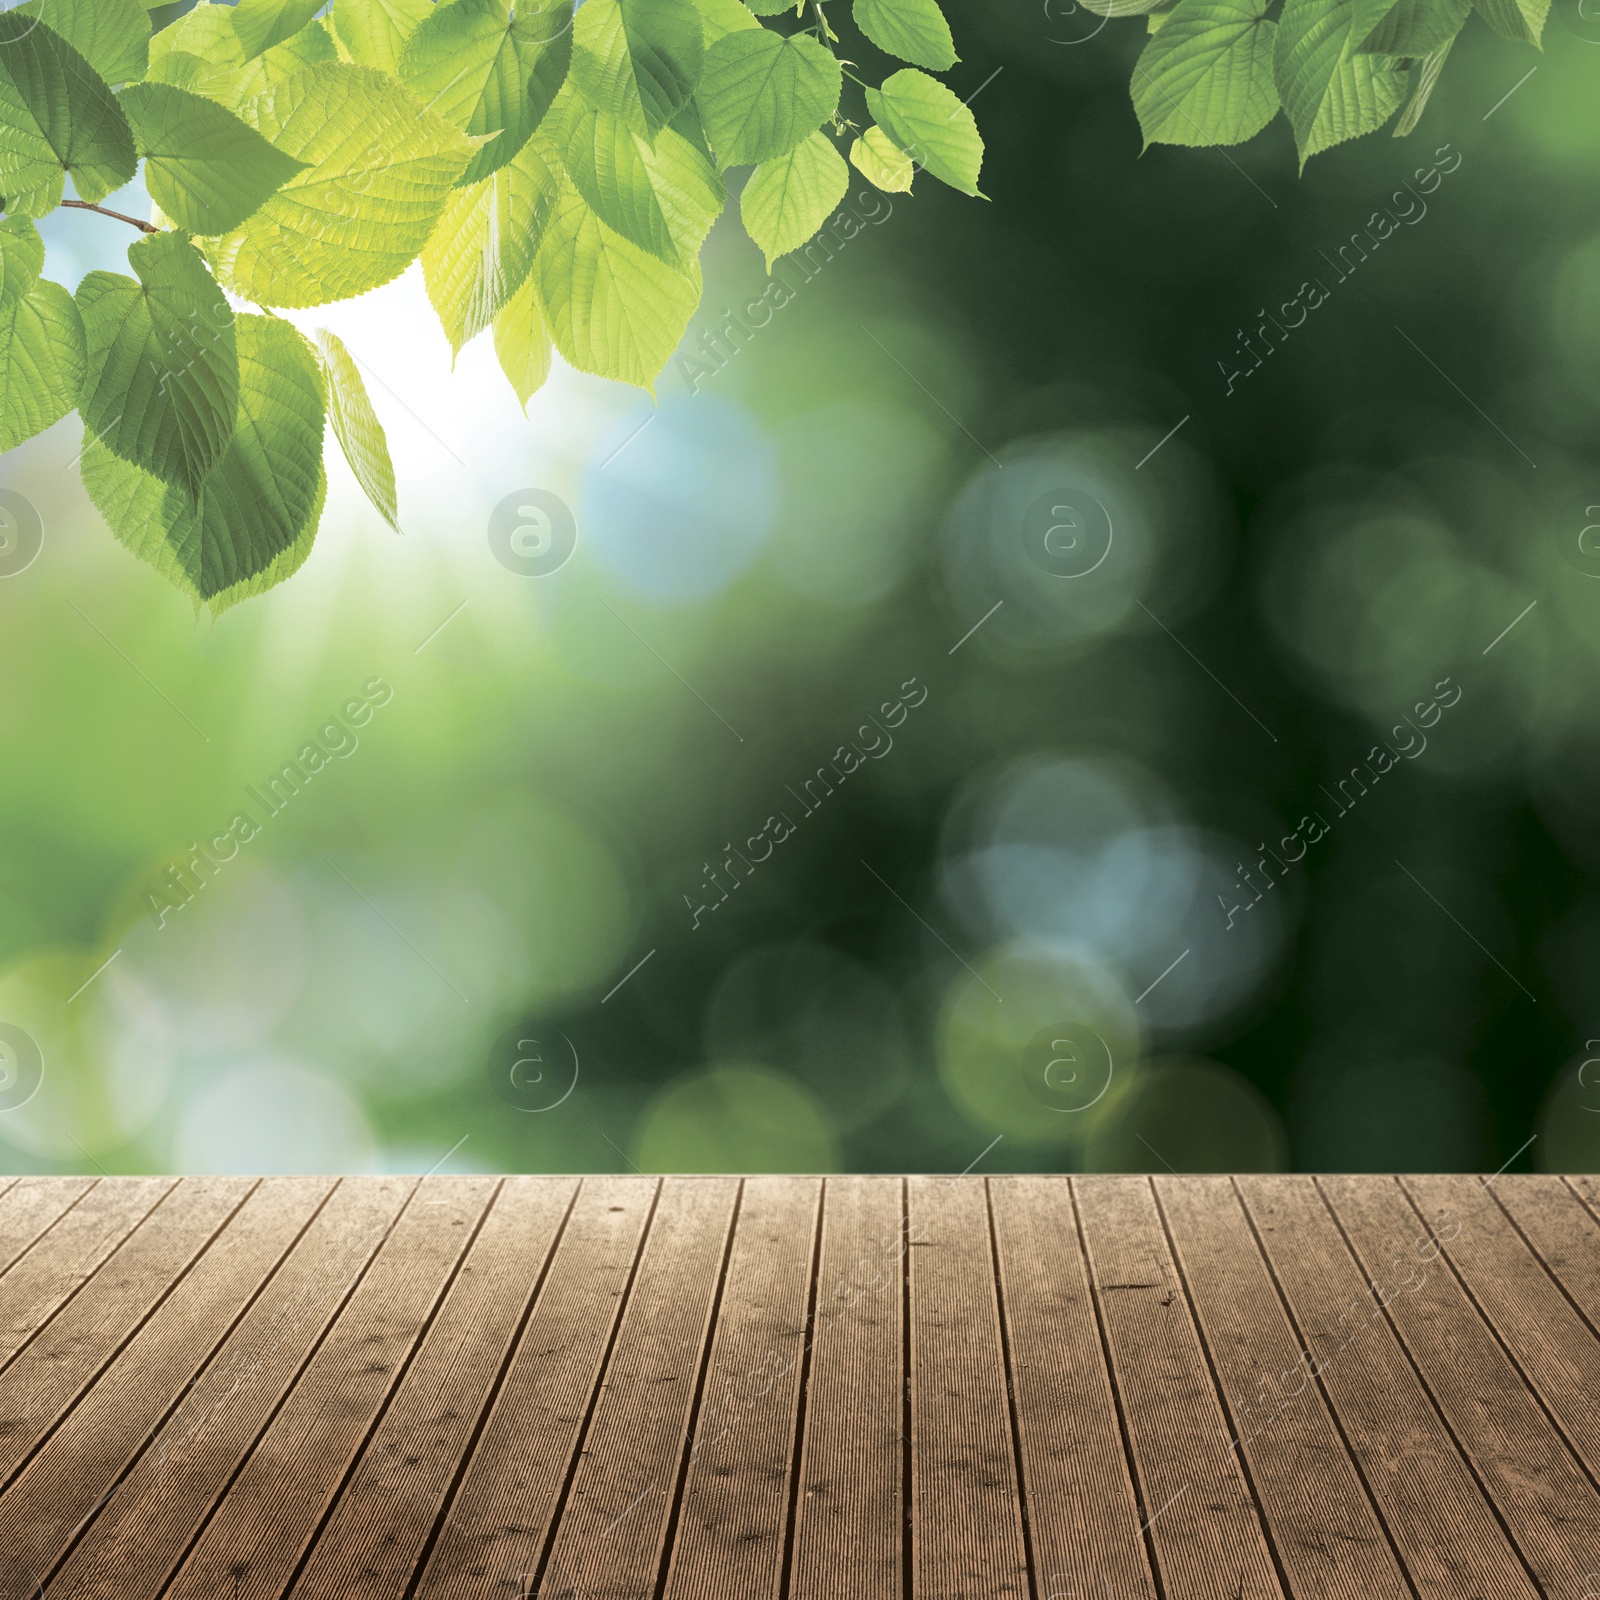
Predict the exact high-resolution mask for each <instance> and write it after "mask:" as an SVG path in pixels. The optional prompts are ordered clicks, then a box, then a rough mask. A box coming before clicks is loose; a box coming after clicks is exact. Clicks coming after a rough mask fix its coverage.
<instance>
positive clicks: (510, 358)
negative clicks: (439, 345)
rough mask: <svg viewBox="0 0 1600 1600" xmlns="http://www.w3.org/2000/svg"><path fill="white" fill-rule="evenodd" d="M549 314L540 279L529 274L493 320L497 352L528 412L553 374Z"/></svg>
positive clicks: (524, 410)
mask: <svg viewBox="0 0 1600 1600" xmlns="http://www.w3.org/2000/svg"><path fill="white" fill-rule="evenodd" d="M551 348H552V346H551V339H550V317H549V314H548V313H547V312H546V311H545V308H544V302H543V301H542V300H540V298H539V283H538V280H537V278H536V277H535V276H534V275H533V274H532V273H529V274H528V276H527V277H526V278H524V279H523V280H522V287H521V288H520V289H518V290H517V292H516V293H515V294H514V295H512V297H511V299H510V301H509V302H508V303H507V304H506V305H505V306H503V307H502V308H501V310H500V314H499V316H497V317H496V318H495V319H494V353H495V355H496V356H498V357H499V359H500V370H501V371H502V372H503V373H505V375H506V377H507V378H508V379H510V381H511V387H512V388H513V389H515V390H516V392H517V399H518V400H519V401H520V402H521V403H522V414H523V415H524V416H526V415H527V414H528V402H529V400H531V399H532V398H533V395H534V391H535V390H536V389H538V388H539V386H540V385H541V384H543V382H544V380H545V379H546V378H548V377H549V376H550V354H551Z"/></svg>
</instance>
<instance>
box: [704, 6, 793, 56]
mask: <svg viewBox="0 0 1600 1600" xmlns="http://www.w3.org/2000/svg"><path fill="white" fill-rule="evenodd" d="M783 9H784V10H793V9H794V8H793V7H792V6H791V5H788V4H787V3H786V4H785V6H784V8H783ZM699 10H700V27H701V29H702V31H703V32H704V34H705V44H706V49H708V50H709V49H710V48H711V46H712V45H714V44H715V43H716V42H717V40H718V39H720V38H721V37H722V36H723V35H724V34H725V33H739V32H742V31H743V30H744V29H746V28H759V27H760V26H761V24H760V23H759V22H757V21H756V19H755V15H754V13H753V12H752V11H751V10H750V7H749V6H747V5H744V4H742V0H699Z"/></svg>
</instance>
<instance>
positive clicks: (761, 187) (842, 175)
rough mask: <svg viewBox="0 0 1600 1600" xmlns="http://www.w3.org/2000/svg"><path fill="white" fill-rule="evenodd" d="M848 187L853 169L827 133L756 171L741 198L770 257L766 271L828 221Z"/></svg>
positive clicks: (749, 225)
mask: <svg viewBox="0 0 1600 1600" xmlns="http://www.w3.org/2000/svg"><path fill="white" fill-rule="evenodd" d="M849 187H850V169H849V168H848V167H847V166H846V165H845V164H844V158H843V157H842V156H841V155H840V154H839V152H838V151H837V150H835V149H834V148H833V142H832V141H831V140H830V139H829V138H828V136H827V134H825V133H820V132H819V133H813V134H810V135H808V136H807V137H806V138H804V139H802V140H801V141H800V143H799V144H797V145H796V146H795V147H794V149H793V150H791V151H789V152H788V153H787V154H786V155H781V156H774V157H773V159H772V160H771V161H763V162H762V163H761V165H760V166H759V167H757V168H756V170H755V171H754V172H753V173H752V174H751V175H750V181H749V182H748V183H747V184H746V185H745V186H744V193H743V194H742V195H741V196H740V197H739V214H740V216H741V217H743V219H744V226H745V232H746V233H748V234H749V235H750V237H751V238H752V239H754V240H755V242H756V243H757V244H758V245H760V247H761V253H762V254H763V255H764V256H765V257H766V258H767V271H768V272H771V271H772V263H773V262H774V261H776V260H777V259H778V257H779V256H784V255H788V253H789V252H790V251H791V250H798V249H799V248H800V246H801V245H803V244H804V243H805V242H806V240H807V239H809V238H810V237H811V236H812V234H814V233H815V232H816V231H817V229H818V228H820V227H821V226H822V224H823V223H824V222H826V221H827V220H828V214H829V213H830V212H831V211H832V210H833V208H834V207H835V206H836V205H838V203H839V202H840V201H841V200H842V199H844V194H845V190H846V189H848V188H849Z"/></svg>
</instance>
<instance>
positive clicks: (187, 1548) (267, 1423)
mask: <svg viewBox="0 0 1600 1600" xmlns="http://www.w3.org/2000/svg"><path fill="white" fill-rule="evenodd" d="M343 1183H344V1179H342V1178H341V1179H340V1180H339V1182H338V1183H336V1184H335V1185H334V1186H333V1188H332V1189H330V1190H329V1191H328V1194H327V1197H326V1199H324V1200H323V1202H322V1205H323V1206H326V1205H327V1204H328V1202H329V1201H331V1200H332V1199H333V1196H334V1194H335V1193H336V1192H337V1191H338V1190H339V1188H340V1187H341V1186H342V1185H343ZM421 1187H422V1179H421V1178H419V1179H417V1181H416V1182H415V1183H414V1184H413V1185H412V1186H411V1192H410V1194H408V1195H407V1196H406V1197H405V1201H404V1203H403V1204H402V1205H401V1207H400V1209H399V1210H398V1211H397V1212H396V1213H395V1215H394V1219H393V1221H391V1222H390V1224H389V1226H388V1227H386V1228H385V1229H384V1230H383V1232H382V1233H381V1234H380V1235H379V1236H378V1242H377V1243H376V1244H375V1245H373V1247H372V1249H371V1250H370V1251H368V1253H367V1258H366V1260H365V1261H363V1262H362V1263H361V1267H360V1270H359V1271H358V1272H357V1273H356V1274H355V1276H354V1277H353V1278H351V1280H350V1282H349V1283H348V1284H347V1285H346V1286H345V1290H344V1293H343V1294H342V1295H340V1297H339V1303H338V1304H337V1305H336V1306H335V1307H334V1308H333V1310H332V1311H331V1312H330V1313H329V1314H328V1320H327V1321H326V1322H325V1323H324V1324H323V1326H322V1331H321V1332H320V1333H318V1334H317V1336H316V1338H315V1339H313V1340H312V1342H311V1347H310V1348H309V1349H308V1350H307V1351H306V1353H305V1356H304V1357H303V1358H302V1359H301V1361H300V1364H299V1365H298V1366H297V1367H296V1368H295V1369H294V1373H293V1375H292V1376H291V1377H290V1379H289V1381H288V1382H287V1383H286V1384H285V1385H284V1386H283V1393H282V1394H280V1395H279V1396H278V1398H277V1399H276V1400H275V1401H273V1403H272V1405H271V1406H270V1407H269V1408H268V1411H267V1415H266V1418H265V1419H264V1420H263V1422H262V1424H261V1426H260V1427H259V1428H257V1429H256V1433H255V1437H254V1438H253V1439H251V1441H250V1443H249V1444H248V1445H246V1446H245V1448H244V1450H243V1452H242V1453H241V1454H240V1456H239V1459H238V1461H237V1462H235V1463H234V1468H233V1471H232V1472H230V1473H229V1474H228V1479H227V1482H226V1483H224V1484H223V1485H222V1487H221V1488H220V1489H219V1490H218V1491H217V1493H216V1495H215V1497H214V1498H213V1499H212V1502H211V1505H210V1507H209V1509H208V1510H207V1511H206V1514H205V1516H204V1517H202V1518H201V1520H200V1525H199V1526H198V1527H197V1528H196V1529H195V1531H194V1533H193V1534H192V1535H191V1536H190V1538H189V1541H188V1543H187V1544H185V1545H184V1547H183V1549H182V1551H181V1552H180V1553H179V1555H178V1559H177V1560H176V1561H175V1562H173V1564H172V1568H171V1570H170V1571H169V1572H168V1573H167V1575H166V1577H165V1578H163V1579H162V1581H161V1587H160V1588H159V1589H158V1590H157V1591H156V1600H160V1597H161V1596H162V1595H164V1594H166V1592H167V1591H168V1589H170V1588H171V1587H172V1581H173V1579H174V1578H176V1577H177V1575H178V1574H179V1573H180V1572H181V1571H182V1570H183V1564H184V1562H186V1561H187V1560H188V1559H189V1556H190V1554H191V1553H192V1552H193V1550H194V1547H195V1546H196V1545H197V1544H199V1542H200V1541H201V1539H203V1538H204V1537H205V1532H206V1529H207V1528H209V1527H210V1526H211V1523H212V1521H213V1520H214V1519H215V1517H216V1514H217V1512H218V1511H219V1510H220V1509H221V1508H222V1503H223V1501H224V1500H226V1499H227V1498H228V1492H229V1490H231V1489H232V1488H233V1486H234V1484H235V1483H236V1482H237V1481H238V1478H239V1475H240V1474H241V1473H242V1472H243V1471H244V1469H245V1468H246V1467H247V1466H249V1464H250V1460H251V1458H252V1457H253V1456H254V1455H255V1453H256V1449H257V1447H258V1446H259V1445H260V1443H261V1441H262V1439H264V1438H265V1437H266V1435H267V1431H268V1430H269V1429H270V1428H271V1427H272V1424H273V1423H274V1422H276V1421H277V1420H278V1413H279V1412H280V1411H282V1410H283V1408H284V1407H285V1406H286V1405H287V1404H288V1403H289V1397H290V1396H291V1395H292V1394H293V1393H294V1391H295V1389H296V1387H297V1386H298V1384H299V1382H300V1379H301V1378H302V1377H303V1376H304V1374H305V1370H306V1368H307V1367H308V1366H310V1365H311V1363H312V1362H313V1361H314V1360H316V1357H317V1352H318V1351H319V1350H321V1348H322V1346H323V1344H324V1343H325V1342H326V1340H327V1339H328V1337H329V1336H330V1335H331V1334H332V1332H333V1330H334V1328H335V1327H337V1326H338V1322H339V1318H340V1317H341V1316H343V1314H344V1308H345V1307H346V1306H347V1305H348V1304H349V1303H350V1297H351V1296H352V1295H353V1294H354V1293H355V1292H356V1290H357V1289H359V1288H360V1287H361V1284H362V1281H363V1280H364V1279H365V1278H366V1275H367V1273H368V1271H369V1270H370V1269H371V1267H372V1264H373V1262H375V1261H376V1260H377V1259H378V1257H379V1255H380V1254H381V1253H382V1251H383V1247H384V1245H385V1244H386V1243H387V1242H388V1239H389V1235H390V1234H391V1233H393V1232H394V1230H395V1229H396V1228H397V1227H398V1226H399V1224H400V1219H401V1218H402V1217H403V1216H404V1215H405V1214H406V1212H407V1211H409V1210H410V1209H411V1202H412V1201H413V1200H414V1199H416V1196H417V1191H418V1190H419V1189H421ZM321 1210H322V1206H319V1207H318V1208H317V1211H318V1213H319V1214H320V1212H321ZM315 1220H316V1218H315V1217H313V1218H312V1219H311V1221H308V1222H307V1223H306V1228H309V1227H310V1226H311V1222H314V1221H315ZM304 1232H305V1229H302V1230H301V1235H302V1236H303V1234H304ZM299 1242H300V1236H297V1237H296V1239H295V1244H298V1243H299ZM293 1248H294V1246H293V1245H291V1246H290V1250H286V1251H285V1252H284V1254H283V1257H282V1258H281V1259H280V1260H279V1261H278V1263H277V1265H276V1266H274V1267H273V1269H272V1271H271V1272H269V1273H268V1274H267V1276H266V1277H265V1278H264V1279H263V1280H262V1289H263V1290H265V1289H266V1287H267V1285H268V1284H270V1283H271V1282H272V1280H273V1279H274V1278H275V1277H276V1276H277V1275H278V1272H279V1270H280V1269H281V1267H282V1265H283V1262H284V1261H285V1260H287V1259H288V1256H289V1253H290V1251H292V1250H293Z"/></svg>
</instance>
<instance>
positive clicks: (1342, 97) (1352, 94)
mask: <svg viewBox="0 0 1600 1600" xmlns="http://www.w3.org/2000/svg"><path fill="white" fill-rule="evenodd" d="M1369 4H1370V0H1369ZM1356 26H1360V27H1362V28H1363V29H1365V28H1366V27H1367V26H1368V22H1367V18H1366V16H1365V14H1364V9H1363V6H1362V5H1361V4H1359V3H1356V0H1287V4H1286V5H1285V6H1284V10H1283V16H1282V18H1281V19H1280V20H1279V23H1278V31H1277V34H1276V36H1275V38H1274V41H1273V71H1274V76H1275V80H1276V82H1277V86H1278V93H1279V94H1280V96H1281V97H1282V99H1283V109H1284V111H1285V112H1286V113H1287V115H1288V118H1289V125H1290V127H1292V128H1293V129H1294V139H1295V145H1296V147H1297V148H1298V149H1299V152H1300V165H1301V166H1302V167H1304V166H1305V163H1306V162H1307V161H1308V160H1309V159H1310V158H1311V157H1312V156H1314V155H1316V154H1317V152H1318V151H1321V150H1326V149H1327V148H1328V147H1329V146H1330V145H1335V144H1339V143H1341V142H1342V141H1344V140H1346V139H1354V138H1357V137H1359V136H1360V135H1362V134H1365V133H1371V132H1372V131H1373V130H1374V129H1376V128H1381V127H1382V126H1383V124H1384V123H1385V122H1387V121H1388V120H1389V118H1390V117H1391V116H1393V114H1394V112H1395V110H1396V108H1397V107H1398V106H1399V104H1400V102H1401V101H1402V100H1403V99H1404V98H1405V92H1406V77H1405V73H1404V72H1402V71H1401V70H1399V69H1398V67H1397V66H1396V64H1395V63H1393V62H1390V61H1384V60H1382V59H1380V58H1378V57H1376V56H1364V55H1357V54H1355V52H1354V51H1353V50H1352V48H1351V30H1352V28H1353V27H1356Z"/></svg>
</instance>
